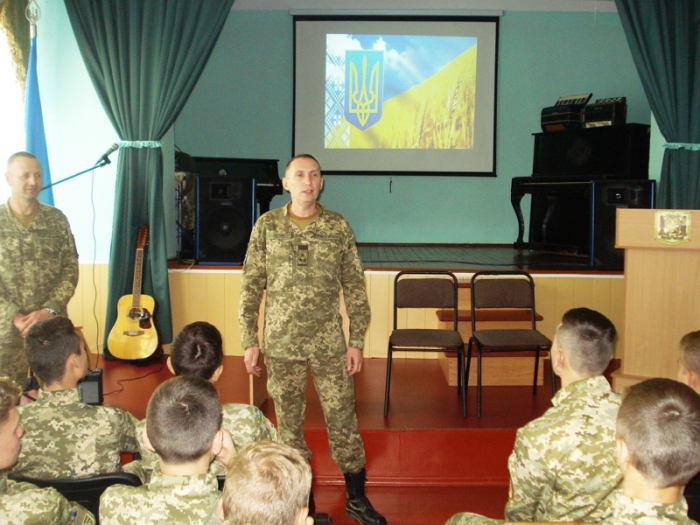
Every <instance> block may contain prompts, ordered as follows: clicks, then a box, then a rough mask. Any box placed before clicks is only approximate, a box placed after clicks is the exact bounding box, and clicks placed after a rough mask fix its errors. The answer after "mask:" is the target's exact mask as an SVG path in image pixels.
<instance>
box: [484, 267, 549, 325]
mask: <svg viewBox="0 0 700 525" xmlns="http://www.w3.org/2000/svg"><path fill="white" fill-rule="evenodd" d="M471 299H472V305H471V308H472V331H474V330H476V320H477V313H476V310H477V309H479V308H510V309H525V310H527V311H528V314H529V317H530V321H531V323H532V329H533V330H534V329H535V282H534V281H533V279H532V276H531V275H530V274H529V273H527V272H521V271H483V272H477V273H475V274H474V275H473V276H472V280H471Z"/></svg>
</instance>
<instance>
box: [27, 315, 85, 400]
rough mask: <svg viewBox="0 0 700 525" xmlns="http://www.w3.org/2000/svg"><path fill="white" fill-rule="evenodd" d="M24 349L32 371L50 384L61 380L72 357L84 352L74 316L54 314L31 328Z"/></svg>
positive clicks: (40, 379)
mask: <svg viewBox="0 0 700 525" xmlns="http://www.w3.org/2000/svg"><path fill="white" fill-rule="evenodd" d="M24 350H25V353H26V354H27V361H28V362H29V367H30V368H31V369H32V372H34V375H36V377H37V379H39V381H40V382H41V384H42V385H43V386H47V385H51V384H53V383H56V382H57V381H60V380H61V379H62V378H63V376H64V374H65V371H66V361H68V358H69V357H70V356H71V355H72V354H75V355H77V354H79V353H80V336H79V335H78V333H77V332H76V331H75V327H74V326H73V323H72V322H71V321H70V319H68V318H66V317H61V316H52V317H49V318H48V319H44V320H43V321H40V322H38V323H36V324H35V325H34V326H32V327H31V328H30V329H29V332H28V333H27V337H26V338H25V340H24Z"/></svg>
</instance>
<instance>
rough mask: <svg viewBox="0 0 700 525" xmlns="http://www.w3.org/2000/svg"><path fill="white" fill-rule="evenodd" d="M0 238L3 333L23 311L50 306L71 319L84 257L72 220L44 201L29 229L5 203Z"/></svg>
mask: <svg viewBox="0 0 700 525" xmlns="http://www.w3.org/2000/svg"><path fill="white" fill-rule="evenodd" d="M0 239H2V242H0V330H2V331H5V330H11V329H12V318H13V317H14V316H15V314H16V313H17V312H22V313H24V314H28V313H30V312H32V311H34V310H38V309H40V308H42V307H49V308H51V309H53V310H55V311H56V312H57V313H58V314H59V315H66V305H67V304H68V301H69V300H70V298H71V297H72V296H73V292H74V291H75V287H76V285H77V284H78V254H77V252H76V250H75V241H74V240H73V234H72V233H71V230H70V226H69V225H68V220H67V219H66V216H65V215H63V213H62V212H61V211H60V210H59V209H57V208H54V207H52V206H48V205H46V204H42V203H40V204H39V213H38V214H37V216H36V218H35V219H34V221H32V223H31V224H30V225H29V227H28V228H25V227H24V226H22V224H21V223H20V222H19V220H17V218H16V217H15V216H14V215H13V214H12V210H10V206H9V205H8V204H3V205H2V206H0Z"/></svg>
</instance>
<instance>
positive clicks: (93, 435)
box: [15, 316, 139, 479]
mask: <svg viewBox="0 0 700 525" xmlns="http://www.w3.org/2000/svg"><path fill="white" fill-rule="evenodd" d="M25 351H26V354H27V360H28V361H29V366H30V368H31V369H32V371H33V372H34V375H35V376H36V377H37V379H38V380H39V383H40V385H41V390H40V391H39V396H38V397H37V400H36V402H34V403H32V404H30V405H26V406H24V407H20V418H21V425H22V426H23V427H24V438H23V439H22V451H21V452H20V454H19V459H18V461H17V466H16V467H15V472H18V473H20V474H23V475H25V476H32V477H35V478H44V479H51V478H79V477H87V476H93V475H97V474H105V473H108V472H119V471H121V461H120V452H138V450H139V447H138V442H137V441H136V434H135V429H134V424H133V423H132V421H131V418H130V416H128V415H127V414H126V413H125V412H123V411H122V410H120V409H118V408H116V407H110V406H91V405H87V404H85V403H82V402H81V401H80V392H79V390H78V388H77V385H78V381H80V380H81V379H82V378H83V377H84V376H85V374H86V373H87V369H88V355H87V351H86V350H85V348H84V346H83V343H82V341H81V340H80V337H79V336H78V334H77V333H76V331H75V328H74V327H73V323H71V321H70V320H69V319H66V318H65V317H59V316H55V317H50V318H48V319H46V320H44V321H41V322H39V323H37V324H35V325H34V326H32V327H31V329H30V330H29V332H28V333H27V337H26V340H25Z"/></svg>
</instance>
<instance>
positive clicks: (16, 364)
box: [0, 323, 29, 388]
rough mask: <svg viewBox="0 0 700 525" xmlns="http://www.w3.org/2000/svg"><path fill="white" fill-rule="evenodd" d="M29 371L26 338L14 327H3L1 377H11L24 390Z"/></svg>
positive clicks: (0, 340)
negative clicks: (25, 350) (25, 348)
mask: <svg viewBox="0 0 700 525" xmlns="http://www.w3.org/2000/svg"><path fill="white" fill-rule="evenodd" d="M10 324H11V323H10ZM28 369H29V365H27V356H26V355H25V353H24V338H23V337H22V336H21V335H20V333H19V331H18V330H17V329H16V328H15V327H14V326H10V327H3V328H2V329H0V377H9V378H10V379H11V380H12V381H14V382H15V384H16V385H17V386H18V387H20V388H24V383H25V382H26V380H27V371H28Z"/></svg>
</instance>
